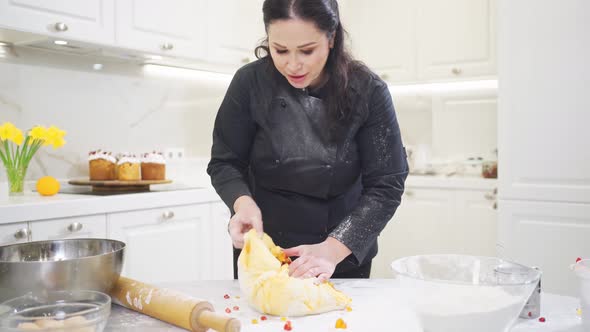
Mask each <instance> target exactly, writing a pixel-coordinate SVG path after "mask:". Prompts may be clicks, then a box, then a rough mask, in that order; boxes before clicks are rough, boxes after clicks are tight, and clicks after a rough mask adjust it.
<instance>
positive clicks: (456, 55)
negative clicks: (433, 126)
mask: <svg viewBox="0 0 590 332" xmlns="http://www.w3.org/2000/svg"><path fill="white" fill-rule="evenodd" d="M416 5H417V6H418V9H417V11H416V21H415V22H416V46H417V48H416V55H417V61H418V80H440V79H442V80H448V79H462V78H469V77H482V76H484V77H485V76H491V75H494V74H495V73H496V47H495V45H496V33H495V31H496V23H495V17H496V13H495V8H496V4H495V0H446V1H438V0H419V1H417V2H416Z"/></svg>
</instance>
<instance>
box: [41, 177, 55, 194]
mask: <svg viewBox="0 0 590 332" xmlns="http://www.w3.org/2000/svg"><path fill="white" fill-rule="evenodd" d="M58 191H59V181H57V180H56V179H55V178H54V177H53V176H44V177H42V178H40V179H39V180H37V192H38V193H39V194H41V195H43V196H53V195H55V194H57V192H58Z"/></svg>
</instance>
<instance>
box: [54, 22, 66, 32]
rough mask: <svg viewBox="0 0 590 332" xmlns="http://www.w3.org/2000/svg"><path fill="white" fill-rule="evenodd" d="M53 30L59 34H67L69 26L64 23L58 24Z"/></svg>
mask: <svg viewBox="0 0 590 332" xmlns="http://www.w3.org/2000/svg"><path fill="white" fill-rule="evenodd" d="M53 28H54V29H55V31H58V32H65V31H68V29H69V28H68V25H67V24H65V23H64V22H57V23H55V24H54V25H53Z"/></svg>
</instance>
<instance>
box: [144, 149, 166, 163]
mask: <svg viewBox="0 0 590 332" xmlns="http://www.w3.org/2000/svg"><path fill="white" fill-rule="evenodd" d="M141 162H142V163H152V164H164V165H165V164H166V159H164V156H163V155H162V154H161V153H157V152H150V153H144V154H143V156H142V158H141Z"/></svg>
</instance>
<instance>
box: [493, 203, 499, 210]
mask: <svg viewBox="0 0 590 332" xmlns="http://www.w3.org/2000/svg"><path fill="white" fill-rule="evenodd" d="M492 208H493V209H494V210H497V209H498V202H494V205H492Z"/></svg>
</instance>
